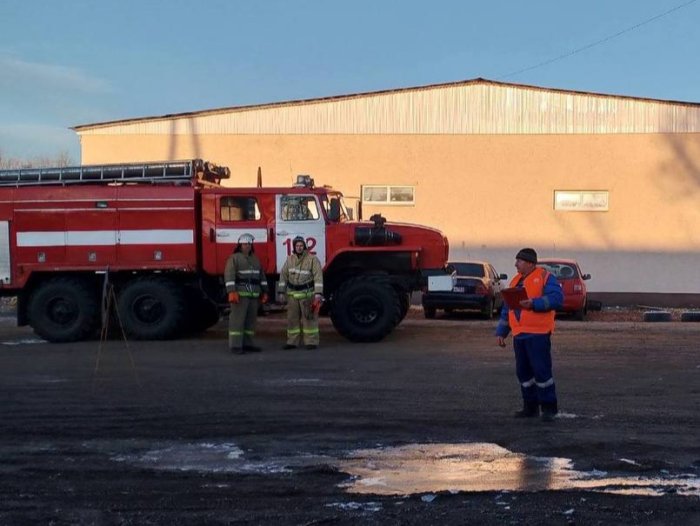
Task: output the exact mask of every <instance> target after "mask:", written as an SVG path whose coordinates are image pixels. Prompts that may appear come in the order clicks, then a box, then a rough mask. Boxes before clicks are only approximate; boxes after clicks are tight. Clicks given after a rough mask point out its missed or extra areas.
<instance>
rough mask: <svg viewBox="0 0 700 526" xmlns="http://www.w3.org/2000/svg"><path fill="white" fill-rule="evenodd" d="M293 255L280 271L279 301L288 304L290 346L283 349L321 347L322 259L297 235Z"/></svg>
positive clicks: (293, 245)
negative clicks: (319, 344) (309, 250)
mask: <svg viewBox="0 0 700 526" xmlns="http://www.w3.org/2000/svg"><path fill="white" fill-rule="evenodd" d="M292 248H293V250H292V253H291V254H290V255H289V257H288V258H287V261H285V263H284V266H283V267H282V271H281V272H280V281H279V284H278V288H277V292H278V295H279V297H278V300H279V302H280V303H285V302H286V303H287V343H286V344H285V345H284V347H283V348H284V349H295V348H297V347H299V346H301V345H305V346H306V348H307V349H315V348H316V347H318V342H319V334H318V311H319V310H320V308H321V303H322V302H323V269H322V268H321V262H320V261H319V259H318V258H317V257H316V256H315V255H313V254H310V253H309V252H308V250H307V248H306V241H304V238H303V237H302V236H297V237H295V238H294V240H293V241H292Z"/></svg>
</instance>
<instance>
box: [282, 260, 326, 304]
mask: <svg viewBox="0 0 700 526" xmlns="http://www.w3.org/2000/svg"><path fill="white" fill-rule="evenodd" d="M277 291H278V292H286V291H288V293H289V294H291V295H294V294H297V295H298V294H301V293H304V294H306V295H308V296H311V295H313V294H323V269H322V268H321V262H320V261H319V259H318V258H317V257H316V256H314V255H313V254H309V253H308V252H307V251H306V250H305V251H304V252H303V253H302V254H301V256H297V255H296V254H290V256H289V257H288V258H287V261H285V262H284V266H283V267H282V271H281V272H280V281H279V284H278V286H277Z"/></svg>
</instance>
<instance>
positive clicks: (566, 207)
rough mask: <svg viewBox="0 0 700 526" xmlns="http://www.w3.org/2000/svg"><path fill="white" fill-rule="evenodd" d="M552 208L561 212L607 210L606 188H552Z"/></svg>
mask: <svg viewBox="0 0 700 526" xmlns="http://www.w3.org/2000/svg"><path fill="white" fill-rule="evenodd" d="M554 210H559V211H562V212H607V211H608V191H607V190H554Z"/></svg>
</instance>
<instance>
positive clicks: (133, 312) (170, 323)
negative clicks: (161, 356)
mask: <svg viewBox="0 0 700 526" xmlns="http://www.w3.org/2000/svg"><path fill="white" fill-rule="evenodd" d="M117 308H118V309H119V316H120V317H121V320H122V324H123V326H124V331H125V332H126V334H127V336H129V337H131V338H134V339H136V340H167V339H170V338H175V337H177V336H179V335H180V334H181V333H182V332H183V330H184V329H186V328H187V327H188V324H187V318H186V315H185V314H186V312H187V309H186V307H185V295H184V290H183V288H182V287H180V286H178V285H176V284H175V283H173V282H172V281H170V280H169V279H167V278H164V277H160V276H148V277H143V278H137V279H135V280H133V281H130V282H129V283H127V284H126V286H124V287H123V288H122V290H121V292H120V293H119V297H118V299H117Z"/></svg>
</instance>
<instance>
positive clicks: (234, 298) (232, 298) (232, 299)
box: [228, 291, 241, 303]
mask: <svg viewBox="0 0 700 526" xmlns="http://www.w3.org/2000/svg"><path fill="white" fill-rule="evenodd" d="M240 301H241V297H240V296H239V295H238V292H236V291H233V292H229V293H228V302H229V303H238V302H240Z"/></svg>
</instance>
